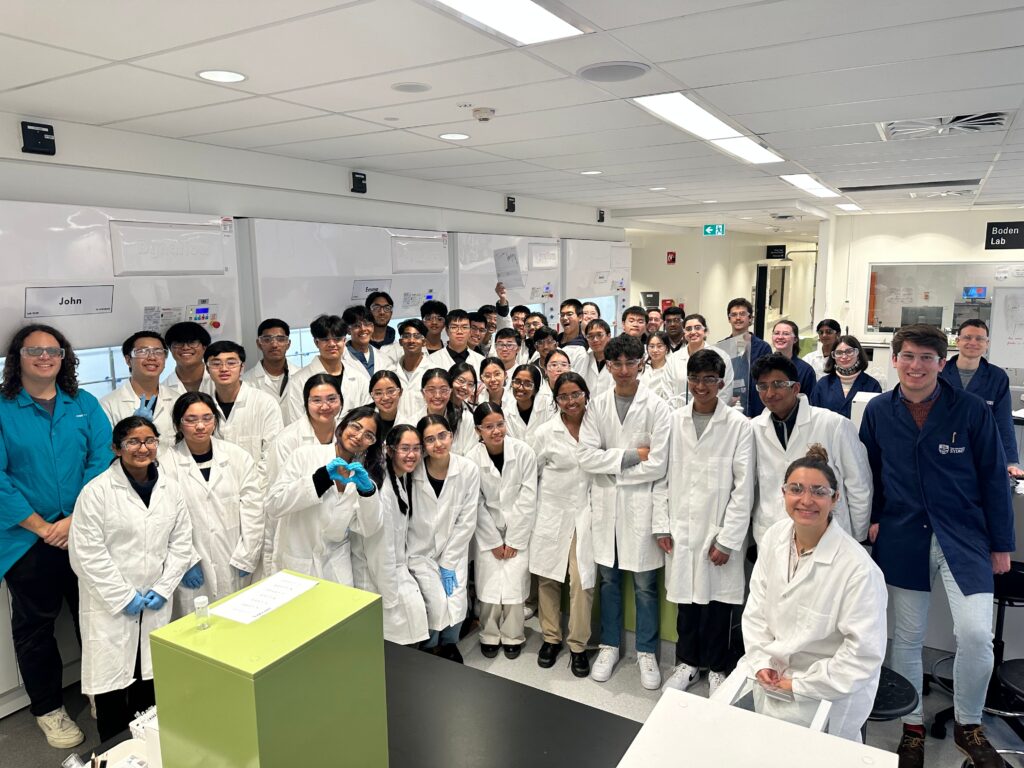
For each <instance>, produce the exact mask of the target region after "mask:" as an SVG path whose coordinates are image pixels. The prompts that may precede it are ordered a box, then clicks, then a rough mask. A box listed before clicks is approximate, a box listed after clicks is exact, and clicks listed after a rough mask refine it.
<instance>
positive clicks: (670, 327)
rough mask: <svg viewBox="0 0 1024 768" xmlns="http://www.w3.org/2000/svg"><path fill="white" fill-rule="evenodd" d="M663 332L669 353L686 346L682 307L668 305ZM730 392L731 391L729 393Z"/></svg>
mask: <svg viewBox="0 0 1024 768" xmlns="http://www.w3.org/2000/svg"><path fill="white" fill-rule="evenodd" d="M663 319H664V322H665V333H667V334H668V341H669V345H668V351H669V354H671V353H673V352H678V351H679V350H680V349H682V348H683V347H684V346H686V335H685V334H684V333H683V308H682V307H676V306H673V307H668V308H667V309H666V310H665V314H664V318H663ZM730 394H731V393H730Z"/></svg>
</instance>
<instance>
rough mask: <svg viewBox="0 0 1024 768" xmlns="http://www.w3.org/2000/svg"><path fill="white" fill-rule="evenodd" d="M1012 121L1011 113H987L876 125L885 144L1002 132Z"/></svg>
mask: <svg viewBox="0 0 1024 768" xmlns="http://www.w3.org/2000/svg"><path fill="white" fill-rule="evenodd" d="M1009 122H1010V114H1009V113H1008V112H984V113H982V114H978V115H955V116H952V117H925V118H922V119H920V120H896V121H895V122H892V123H876V125H877V126H878V133H879V135H880V136H881V137H882V141H898V140H901V139H929V138H934V137H936V136H964V135H969V134H975V133H985V132H988V131H1002V130H1005V129H1006V126H1007V125H1008V124H1009Z"/></svg>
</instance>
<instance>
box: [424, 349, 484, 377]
mask: <svg viewBox="0 0 1024 768" xmlns="http://www.w3.org/2000/svg"><path fill="white" fill-rule="evenodd" d="M483 359H484V356H483V355H481V354H480V353H479V352H474V351H473V350H472V349H471V350H469V356H468V357H467V358H466V362H467V363H469V364H470V365H472V366H473V370H474V371H476V372H477V373H479V372H480V363H482V362H483ZM427 362H428V363H429V364H430V367H431V368H443V369H444V370H446V371H447V370H449V369H450V368H451V367H452V366H453V365H455V360H454V359H453V358H452V356H451V354H449V352H448V347H446V346H445V347H441V349H439V350H437V352H431V353H430V355H428V358H427Z"/></svg>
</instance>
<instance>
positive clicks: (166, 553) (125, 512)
mask: <svg viewBox="0 0 1024 768" xmlns="http://www.w3.org/2000/svg"><path fill="white" fill-rule="evenodd" d="M112 437H113V450H114V455H115V459H114V461H113V462H112V463H111V465H110V467H109V468H108V469H107V470H106V471H105V472H103V473H102V474H101V475H99V476H98V477H96V478H94V479H93V480H92V481H91V482H90V483H89V484H88V485H86V486H85V488H83V489H82V493H81V494H80V495H79V497H78V501H77V502H75V514H74V515H73V516H72V518H71V519H72V523H71V532H70V537H69V539H68V551H69V554H70V557H71V566H72V567H73V568H74V569H75V573H77V574H78V585H79V593H80V604H79V611H80V614H81V624H82V693H85V694H89V695H93V696H95V697H96V725H97V727H98V729H99V736H100V740H101V741H106V740H107V739H111V738H113V737H114V736H116V735H117V734H119V733H121V732H122V731H124V730H125V729H126V728H127V727H128V723H129V722H131V720H132V719H133V718H134V717H135V713H136V712H141V711H145V710H146V709H148V708H149V707H151V706H153V704H154V703H155V696H154V692H153V662H152V657H151V655H150V648H149V634H150V632H152V631H153V630H154V629H159V628H160V627H162V626H165V625H166V624H168V623H169V622H170V621H171V597H172V596H173V595H174V590H175V589H176V588H177V586H178V583H179V582H180V581H181V578H182V576H183V575H184V574H185V571H186V570H187V569H188V567H189V565H191V562H192V552H193V550H192V522H191V519H190V517H189V512H188V509H187V507H186V506H185V499H184V497H183V496H182V493H181V488H180V487H179V485H178V483H176V482H174V481H173V480H171V479H170V478H169V477H167V475H166V473H165V472H163V471H159V470H158V469H157V462H156V456H157V449H158V447H159V445H160V440H159V435H158V433H157V430H156V427H154V426H153V423H152V422H151V421H149V420H148V419H146V418H144V417H142V416H129V417H128V418H126V419H122V420H121V421H119V422H118V423H117V424H116V425H115V426H114V431H113V436H112Z"/></svg>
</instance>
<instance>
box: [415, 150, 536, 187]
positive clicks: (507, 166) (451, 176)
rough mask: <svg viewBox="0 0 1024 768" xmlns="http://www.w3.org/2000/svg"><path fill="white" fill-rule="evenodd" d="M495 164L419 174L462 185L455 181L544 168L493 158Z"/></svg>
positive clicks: (427, 170) (437, 168)
mask: <svg viewBox="0 0 1024 768" xmlns="http://www.w3.org/2000/svg"><path fill="white" fill-rule="evenodd" d="M463 151H464V152H473V153H474V154H477V155H482V153H479V152H477V151H476V150H463ZM397 157H406V155H398V156H397ZM491 159H492V160H493V162H483V163H469V164H466V165H451V164H446V165H439V166H434V167H429V168H428V167H425V168H423V169H422V170H421V171H420V172H419V176H420V178H422V179H437V180H438V181H447V180H452V182H453V183H460V182H458V181H455V180H456V179H473V178H475V177H477V176H493V175H494V174H498V173H506V174H513V173H533V172H534V171H542V170H545V169H544V168H542V167H540V166H538V165H533V164H532V163H524V162H522V161H520V160H498V159H497V158H491Z"/></svg>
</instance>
